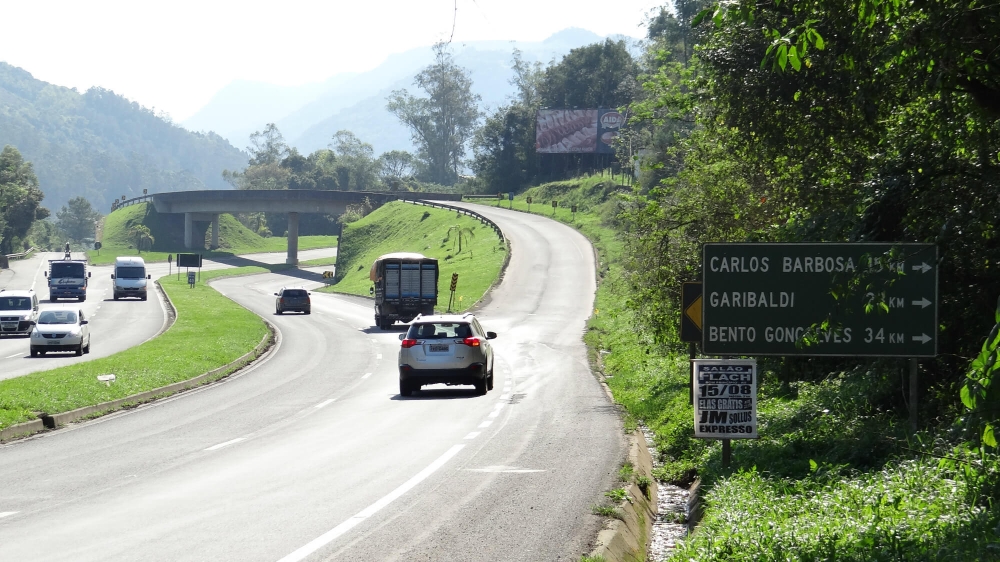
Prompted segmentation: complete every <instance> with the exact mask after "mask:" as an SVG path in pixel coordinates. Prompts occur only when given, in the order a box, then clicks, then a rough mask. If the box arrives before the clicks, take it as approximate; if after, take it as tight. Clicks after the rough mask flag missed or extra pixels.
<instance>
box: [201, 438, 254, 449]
mask: <svg viewBox="0 0 1000 562" xmlns="http://www.w3.org/2000/svg"><path fill="white" fill-rule="evenodd" d="M245 440H246V437H237V438H236V439H231V440H229V441H226V442H225V443H219V444H218V445H212V446H211V447H209V448H207V449H205V450H206V451H214V450H216V449H221V448H223V447H226V446H228V445H232V444H233V443H239V442H240V441H245Z"/></svg>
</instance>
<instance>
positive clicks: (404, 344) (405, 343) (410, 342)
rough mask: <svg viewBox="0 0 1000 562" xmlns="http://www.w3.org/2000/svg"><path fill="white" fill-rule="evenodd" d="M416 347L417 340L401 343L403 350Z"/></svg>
mask: <svg viewBox="0 0 1000 562" xmlns="http://www.w3.org/2000/svg"><path fill="white" fill-rule="evenodd" d="M415 345H417V340H411V339H404V340H403V342H402V346H403V348H410V347H413V346H415Z"/></svg>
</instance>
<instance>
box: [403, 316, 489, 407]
mask: <svg viewBox="0 0 1000 562" xmlns="http://www.w3.org/2000/svg"><path fill="white" fill-rule="evenodd" d="M496 337H497V335H496V333H495V332H487V331H485V330H483V327H482V326H481V325H480V324H479V320H477V319H476V317H475V316H473V315H472V314H461V315H458V314H438V315H433V316H417V317H416V318H415V319H414V320H413V323H412V324H410V327H409V329H408V330H407V331H406V333H405V334H401V335H400V336H399V339H400V340H401V341H402V345H400V348H399V394H400V395H401V396H409V395H411V394H413V391H415V390H420V387H421V386H423V385H425V384H442V383H443V384H447V385H457V384H471V385H473V386H475V387H476V392H477V393H478V394H486V392H487V391H488V390H492V389H493V347H492V346H491V345H490V342H489V340H492V339H494V338H496Z"/></svg>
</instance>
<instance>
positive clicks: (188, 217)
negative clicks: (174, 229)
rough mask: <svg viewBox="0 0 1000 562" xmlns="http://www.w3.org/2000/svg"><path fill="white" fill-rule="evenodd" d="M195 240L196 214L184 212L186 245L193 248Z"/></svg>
mask: <svg viewBox="0 0 1000 562" xmlns="http://www.w3.org/2000/svg"><path fill="white" fill-rule="evenodd" d="M193 241H194V216H192V214H191V213H184V247H185V248H189V249H190V248H191V246H192V243H193Z"/></svg>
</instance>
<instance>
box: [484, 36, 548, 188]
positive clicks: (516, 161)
mask: <svg viewBox="0 0 1000 562" xmlns="http://www.w3.org/2000/svg"><path fill="white" fill-rule="evenodd" d="M511 68H512V69H513V71H514V76H513V77H512V78H511V80H510V83H511V85H513V86H515V87H516V91H517V94H516V97H515V98H514V99H513V100H512V101H511V102H510V103H509V104H506V105H503V106H501V107H499V108H498V109H497V110H496V111H494V112H493V113H492V114H491V115H489V116H488V117H487V118H486V121H485V122H484V123H483V126H482V127H480V128H479V129H477V130H476V134H475V136H474V137H473V139H472V149H473V154H474V156H473V159H472V162H471V167H472V171H473V172H474V173H475V174H476V178H477V179H478V180H479V182H478V183H479V184H480V185H481V186H482V187H481V190H482V191H485V192H487V193H496V192H500V191H504V190H510V189H515V190H518V191H519V190H520V189H521V188H522V187H524V186H526V185H528V184H530V183H531V182H532V181H534V180H535V178H536V177H537V174H538V155H537V154H536V153H535V116H536V113H537V111H538V109H539V108H540V107H541V95H540V93H539V86H540V84H541V81H542V79H543V77H544V72H543V70H542V66H541V63H537V62H536V63H529V62H527V61H525V60H524V59H523V58H522V56H521V52H520V51H519V50H517V49H514V53H513V55H512V57H511Z"/></svg>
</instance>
